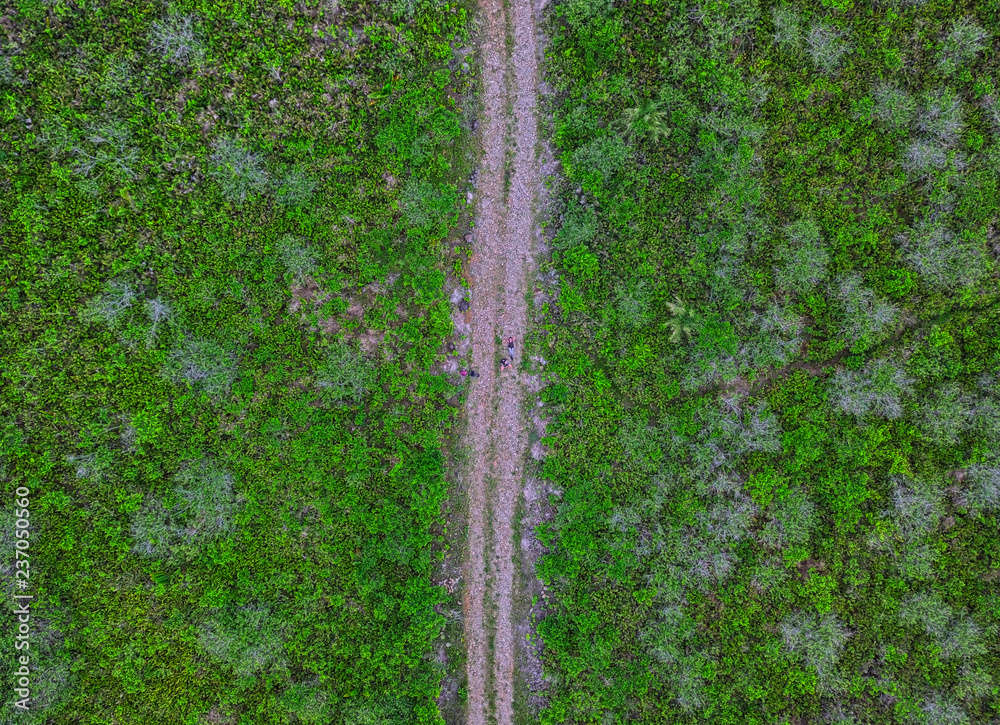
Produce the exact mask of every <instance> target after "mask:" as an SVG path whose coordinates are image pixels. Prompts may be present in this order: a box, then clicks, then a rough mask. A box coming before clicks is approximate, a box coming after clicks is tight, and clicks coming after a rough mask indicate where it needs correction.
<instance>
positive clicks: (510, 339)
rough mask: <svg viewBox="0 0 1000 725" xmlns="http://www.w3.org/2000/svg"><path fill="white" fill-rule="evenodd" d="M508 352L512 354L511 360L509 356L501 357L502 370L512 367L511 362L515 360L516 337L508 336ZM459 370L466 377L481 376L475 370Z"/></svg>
mask: <svg viewBox="0 0 1000 725" xmlns="http://www.w3.org/2000/svg"><path fill="white" fill-rule="evenodd" d="M507 354H508V355H510V359H509V360H508V359H507V358H505V357H502V358H500V369H501V370H506V369H507V368H509V367H510V364H511V363H512V362H514V338H513V337H508V338H507ZM458 372H459V373H461V375H462V377H463V378H464V377H466V376H468V377H470V378H478V377H479V373H477V372H476V371H475V370H464V369H463V370H459V371H458Z"/></svg>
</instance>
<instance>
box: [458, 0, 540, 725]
mask: <svg viewBox="0 0 1000 725" xmlns="http://www.w3.org/2000/svg"><path fill="white" fill-rule="evenodd" d="M480 7H481V20H480V22H481V25H480V28H481V36H480V52H481V57H482V63H481V68H482V86H481V89H480V99H481V116H480V118H481V123H480V140H481V143H482V157H481V162H480V165H479V170H478V172H477V183H476V196H477V199H476V204H475V228H474V240H473V253H472V257H471V259H470V264H469V275H470V282H471V288H472V295H471V301H472V309H471V311H470V313H471V324H472V331H471V342H472V369H474V370H476V371H478V372H479V373H480V375H481V377H479V378H477V379H473V380H470V381H469V383H470V385H471V390H470V392H469V395H468V398H467V405H468V408H467V420H468V436H469V449H470V453H471V460H470V461H469V464H470V465H469V471H468V480H467V491H468V514H467V516H468V518H467V523H468V534H467V537H468V538H467V555H466V556H467V558H466V561H465V566H464V573H463V579H464V582H465V587H464V592H463V602H462V605H463V610H464V615H465V616H464V622H465V643H466V650H467V651H466V655H467V659H466V663H467V664H466V667H467V673H466V675H467V698H468V699H467V708H468V709H467V716H466V717H467V719H466V722H467V723H468V725H485V724H486V723H488V722H496V723H497V724H498V725H511V724H512V723H513V722H514V683H515V660H516V658H517V652H518V651H519V650H518V644H519V642H518V641H517V637H516V636H515V632H516V631H518V630H519V629H520V627H519V626H518V622H516V621H515V620H516V619H517V618H519V617H520V612H521V611H523V609H524V608H523V607H522V606H521V604H522V602H521V601H520V598H519V591H518V590H519V580H520V579H521V577H520V576H519V572H518V567H519V560H520V559H519V557H517V556H516V554H517V551H516V548H515V530H516V529H517V516H518V511H519V509H520V505H521V500H522V494H523V492H522V487H523V486H524V483H525V480H526V477H525V462H526V460H527V454H528V447H529V435H528V426H529V421H528V419H527V416H526V415H525V413H524V410H525V406H524V400H525V393H526V391H525V384H526V382H527V372H526V371H525V370H523V369H519V368H521V366H520V362H521V357H520V356H521V355H522V354H523V350H524V346H523V340H524V335H525V332H526V329H527V323H528V314H527V313H528V310H527V294H528V290H529V288H530V284H531V279H532V273H533V271H534V259H533V256H532V255H533V242H534V240H535V239H536V238H537V234H538V227H537V225H536V223H535V206H536V201H537V200H538V199H539V191H540V186H541V170H540V164H539V159H538V155H537V147H538V126H537V115H536V107H537V94H538V54H537V48H538V39H537V28H536V22H535V19H536V13H537V11H536V8H535V7H534V5H533V0H508V2H507V3H506V4H505V2H504V0H481V6H480ZM510 336H513V337H514V339H515V364H514V365H512V366H511V367H510V368H507V369H505V370H503V369H500V366H499V361H500V358H501V357H506V356H507V346H506V342H505V340H506V339H507V338H508V337H510ZM522 378H523V379H522Z"/></svg>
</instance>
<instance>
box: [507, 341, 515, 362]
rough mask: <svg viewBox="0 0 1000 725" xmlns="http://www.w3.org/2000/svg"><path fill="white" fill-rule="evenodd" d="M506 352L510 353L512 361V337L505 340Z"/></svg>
mask: <svg viewBox="0 0 1000 725" xmlns="http://www.w3.org/2000/svg"><path fill="white" fill-rule="evenodd" d="M507 352H508V353H510V359H511V360H513V359H514V338H513V337H508V338H507Z"/></svg>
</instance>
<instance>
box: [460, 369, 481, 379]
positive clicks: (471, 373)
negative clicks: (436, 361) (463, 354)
mask: <svg viewBox="0 0 1000 725" xmlns="http://www.w3.org/2000/svg"><path fill="white" fill-rule="evenodd" d="M458 372H460V373H461V374H462V377H463V378H464V377H465V376H466V375H468V376H469V377H470V378H478V377H479V373H477V372H476V371H475V370H459V371H458Z"/></svg>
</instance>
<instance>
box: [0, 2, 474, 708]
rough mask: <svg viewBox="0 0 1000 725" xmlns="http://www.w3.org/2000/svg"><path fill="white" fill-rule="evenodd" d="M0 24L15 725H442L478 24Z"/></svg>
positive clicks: (105, 19)
mask: <svg viewBox="0 0 1000 725" xmlns="http://www.w3.org/2000/svg"><path fill="white" fill-rule="evenodd" d="M3 14H4V21H3V23H2V24H0V25H2V28H0V186H2V189H3V193H2V194H0V249H2V254H0V280H2V282H0V299H2V302H0V359H2V360H3V365H2V366H0V417H2V421H3V422H2V427H0V476H2V480H3V490H4V496H5V503H4V506H3V508H2V517H3V519H2V523H3V526H2V536H3V537H5V538H4V539H3V540H4V542H5V543H4V546H3V552H2V555H3V560H2V562H0V564H2V568H3V571H4V573H5V576H4V581H5V582H8V581H9V582H13V578H12V577H9V576H7V575H8V574H9V573H10V572H12V571H13V566H14V564H13V560H12V552H13V545H12V540H10V541H8V538H7V537H8V536H10V535H12V532H13V524H12V522H11V521H9V520H8V517H9V515H10V509H9V505H10V500H11V496H12V492H13V491H14V489H15V488H16V487H17V486H26V487H28V488H30V489H31V506H32V508H31V522H32V528H31V530H30V535H31V539H30V541H31V593H33V594H34V595H35V596H36V599H35V600H34V602H33V603H32V626H33V628H34V629H33V639H32V641H31V648H32V649H31V654H32V667H33V668H34V673H33V675H32V690H33V694H35V695H36V696H37V699H35V700H34V701H33V703H32V713H33V714H32V715H30V716H26V717H15V714H14V712H13V710H12V709H11V708H10V707H9V706H7V707H5V709H4V711H3V714H2V715H0V721H2V722H18V723H26V722H38V723H41V722H46V723H71V722H72V723H76V722H87V723H135V724H136V725H150V724H151V723H192V724H193V723H207V722H213V723H234V724H235V723H254V724H255V725H262V724H263V723H290V724H292V723H321V724H323V725H327V724H328V723H354V724H360V723H375V722H378V723H398V724H399V725H411V724H412V723H435V722H440V721H441V718H440V715H439V714H438V711H437V705H436V702H435V698H436V697H437V694H438V690H439V682H440V678H441V665H440V664H439V663H438V662H437V661H436V660H435V659H434V658H433V655H432V652H431V642H432V641H433V640H434V639H435V637H436V636H437V635H438V633H439V632H440V630H441V627H442V624H443V619H444V618H443V617H442V616H441V615H440V614H438V613H437V612H436V611H435V606H436V605H437V604H439V603H441V602H443V601H445V599H446V594H445V592H444V589H443V588H441V587H436V586H433V585H432V583H431V573H432V567H433V562H434V557H435V556H436V555H437V554H436V553H435V552H437V551H439V549H440V542H441V541H442V531H443V529H442V527H441V506H442V502H443V500H444V496H445V493H446V484H445V481H444V464H443V460H444V452H443V448H442V446H443V443H444V441H445V438H446V436H447V434H448V433H449V431H450V430H451V426H452V423H453V413H452V410H453V408H452V407H451V406H449V405H448V402H447V401H448V400H449V398H451V397H452V396H454V395H456V394H457V393H459V391H458V390H457V389H456V388H455V386H454V385H453V384H452V383H451V382H449V381H448V380H447V379H446V378H445V376H444V375H443V374H441V372H440V367H439V366H437V365H436V363H437V362H439V361H440V360H441V359H442V358H441V356H440V353H439V351H440V350H441V349H442V343H443V341H444V339H445V338H446V337H447V336H449V335H450V334H451V332H452V327H451V321H450V317H449V314H450V311H449V307H448V304H447V290H446V289H445V282H446V276H445V271H446V270H449V269H452V268H453V267H454V263H455V258H454V257H453V255H452V253H451V251H450V250H451V248H452V246H453V245H451V244H449V243H448V241H447V237H448V235H449V234H450V233H451V232H452V230H454V229H455V228H456V227H457V226H458V225H459V224H460V223H461V224H465V223H467V219H464V218H463V216H462V215H463V211H462V205H460V204H459V201H458V199H459V194H458V189H457V185H458V184H459V183H460V182H459V180H460V179H463V178H465V177H466V176H467V175H468V173H469V172H470V170H471V162H470V160H469V158H468V152H467V148H466V145H465V131H464V130H463V128H467V122H466V121H467V119H466V121H463V118H465V115H464V114H465V110H464V106H463V103H464V100H465V98H466V97H467V96H468V94H469V93H470V92H471V81H472V76H471V75H470V74H466V73H463V72H462V71H461V70H453V69H457V68H459V67H460V66H461V59H460V54H461V53H462V51H463V49H462V46H463V45H464V44H467V43H468V42H469V39H468V37H467V32H468V31H467V17H466V11H465V10H464V9H463V8H462V7H459V6H457V5H454V4H450V5H449V4H446V3H443V2H441V3H436V2H426V1H424V0H421V1H420V2H412V3H396V4H395V5H392V6H387V5H385V4H382V5H372V4H371V3H360V4H359V3H352V2H347V3H337V2H332V3H323V4H318V3H317V2H306V3H298V4H293V3H290V2H277V3H258V2H249V3H247V2H244V1H243V0H223V2H220V3H207V2H194V1H192V2H184V3H180V4H175V5H173V6H170V7H165V6H161V5H158V4H150V3H146V2H143V1H142V0H96V2H89V1H88V2H83V3H71V2H65V1H64V0H54V1H53V2H48V1H46V2H37V1H36V0H17V1H16V2H14V3H13V4H12V5H9V6H8V7H7V8H5V10H4V12H3ZM463 124H464V125H463ZM8 524H10V525H8ZM11 586H13V585H12V584H11V585H5V591H8V593H9V591H10V587H11ZM0 622H2V623H0V628H2V629H0V634H2V639H3V643H4V644H3V657H4V658H5V661H4V667H3V672H4V675H3V677H4V679H3V681H2V683H0V684H2V685H3V688H4V692H5V698H8V697H9V693H10V692H11V687H12V683H11V679H10V673H11V672H13V668H9V667H7V664H9V662H8V661H7V658H9V657H10V656H11V655H12V654H13V653H14V652H15V650H14V649H13V646H12V638H13V629H12V628H13V627H14V626H15V625H14V618H13V617H3V618H2V619H0Z"/></svg>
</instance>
